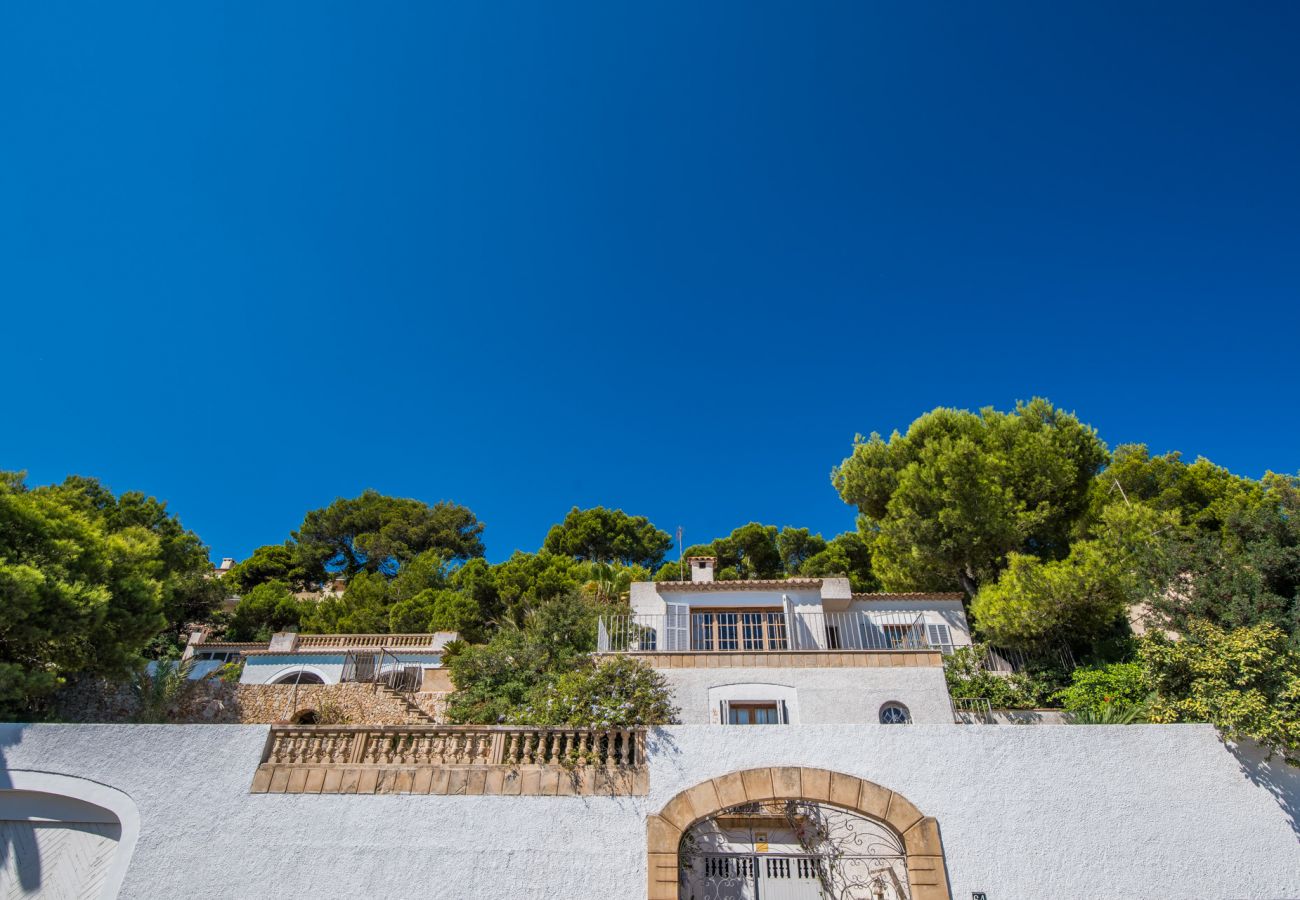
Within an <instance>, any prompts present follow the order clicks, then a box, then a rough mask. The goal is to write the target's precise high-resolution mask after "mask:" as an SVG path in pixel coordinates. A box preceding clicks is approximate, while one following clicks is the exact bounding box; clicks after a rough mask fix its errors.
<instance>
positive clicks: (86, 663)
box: [0, 473, 167, 719]
mask: <svg viewBox="0 0 1300 900" xmlns="http://www.w3.org/2000/svg"><path fill="white" fill-rule="evenodd" d="M74 501H75V498H72V497H70V496H69V493H68V492H66V491H56V490H28V489H27V488H26V487H25V486H24V483H23V478H22V475H21V474H18V473H3V474H2V475H0V609H3V611H4V614H3V615H2V616H0V716H3V717H4V718H9V719H12V718H15V717H17V718H33V717H36V716H38V715H40V714H41V713H42V711H43V704H44V703H45V701H46V700H47V698H48V697H49V696H50V695H51V694H52V693H53V692H54V691H55V690H56V689H57V688H58V687H59V686H60V685H61V684H63V683H64V681H65V680H66V678H67V677H68V676H69V675H72V674H74V673H81V672H84V673H87V674H95V675H105V676H110V677H122V676H125V675H126V674H127V673H129V672H130V671H131V670H132V669H134V668H136V667H138V666H139V665H140V664H141V663H142V659H141V651H142V650H143V649H144V647H145V646H146V644H147V643H148V642H149V640H150V639H151V638H152V637H153V636H154V635H155V634H157V633H158V632H159V631H160V630H162V629H163V628H164V627H165V626H166V624H167V620H166V618H165V616H164V614H163V594H164V585H163V578H165V577H166V575H167V568H166V565H165V563H164V562H163V560H162V555H163V541H162V539H161V537H160V536H159V535H158V534H157V533H155V532H154V531H152V530H150V529H149V528H148V527H147V526H145V525H140V524H122V525H121V526H120V527H118V528H117V529H116V530H114V531H113V532H112V533H109V532H108V531H107V530H106V528H105V525H106V518H107V517H106V516H102V515H100V514H98V513H97V512H96V511H95V510H94V509H90V508H87V507H85V506H83V505H81V504H79V503H76V502H74Z"/></svg>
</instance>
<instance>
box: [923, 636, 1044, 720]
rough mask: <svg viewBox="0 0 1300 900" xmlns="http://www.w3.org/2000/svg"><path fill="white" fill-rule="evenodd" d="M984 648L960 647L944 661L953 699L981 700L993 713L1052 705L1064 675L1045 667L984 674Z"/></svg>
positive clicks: (944, 672) (985, 648) (949, 689)
mask: <svg viewBox="0 0 1300 900" xmlns="http://www.w3.org/2000/svg"><path fill="white" fill-rule="evenodd" d="M987 651H988V648H987V646H985V645H983V644H976V645H975V646H973V647H960V648H958V649H957V650H955V651H953V652H952V653H950V654H949V655H948V656H947V657H945V658H944V663H943V675H944V678H945V679H946V680H947V682H948V693H949V694H951V695H952V697H953V698H954V699H957V698H961V697H983V698H984V699H986V700H988V701H989V705H990V706H992V707H993V708H994V709H1038V708H1040V707H1044V706H1048V705H1051V702H1052V698H1053V695H1054V694H1055V692H1056V691H1057V690H1058V689H1059V688H1060V686H1061V684H1062V682H1063V680H1064V677H1065V676H1064V673H1063V672H1062V671H1061V670H1059V669H1057V668H1051V667H1047V666H1044V667H1042V668H1040V669H1037V670H1032V671H1026V672H1017V673H1015V674H998V673H995V672H989V671H987V670H986V669H985V668H984V667H983V665H981V660H983V659H984V655H985V653H986V652H987Z"/></svg>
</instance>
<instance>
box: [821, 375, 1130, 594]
mask: <svg viewBox="0 0 1300 900" xmlns="http://www.w3.org/2000/svg"><path fill="white" fill-rule="evenodd" d="M1106 460H1107V452H1106V447H1105V445H1104V444H1102V442H1101V441H1100V440H1099V439H1098V438H1097V436H1096V433H1095V432H1094V431H1093V430H1092V429H1091V428H1089V427H1087V426H1086V425H1084V424H1082V423H1081V422H1080V421H1079V420H1078V419H1077V418H1076V417H1074V416H1073V415H1071V414H1068V413H1064V412H1061V411H1059V410H1057V409H1055V408H1054V407H1053V406H1052V405H1051V404H1050V403H1049V402H1048V401H1046V400H1042V399H1035V400H1032V401H1031V402H1029V403H1019V404H1017V406H1016V409H1015V411H1014V412H1010V413H1003V412H998V411H996V410H993V409H991V408H990V409H984V410H981V412H980V413H979V414H978V415H977V414H975V413H971V412H968V411H964V410H951V409H936V410H934V411H933V412H930V413H926V414H925V415H924V416H921V417H920V418H919V419H917V420H916V421H915V422H913V423H912V425H911V427H910V428H909V429H908V431H907V434H906V435H900V434H898V433H897V432H895V433H894V435H893V436H892V437H891V438H890V439H889V440H888V441H885V440H884V439H883V438H881V437H880V435H879V434H872V435H871V437H870V438H867V439H863V438H861V437H859V438H858V439H857V441H856V442H855V444H854V448H853V454H852V455H851V456H850V457H849V458H847V459H845V460H844V462H843V463H841V464H840V465H839V466H838V467H836V468H835V470H834V471H833V472H832V474H831V480H832V482H833V483H834V485H835V487H836V489H837V490H838V491H839V493H840V496H841V497H842V498H843V499H844V500H845V502H847V503H851V504H853V505H855V506H857V508H858V512H859V531H860V532H861V533H862V535H863V537H864V538H865V539H866V540H867V541H868V543H869V544H870V545H871V550H872V563H873V567H874V570H875V572H876V574H877V576H878V577H879V578H880V580H881V582H882V583H883V584H884V586H885V588H887V589H889V590H952V589H954V588H960V589H962V590H964V591H966V592H967V593H968V594H970V595H972V596H974V594H976V593H977V592H978V590H979V588H980V585H981V584H983V583H984V582H986V581H988V580H990V579H992V578H995V577H996V575H997V573H998V572H999V571H1000V570H1001V568H1002V567H1003V566H1004V565H1005V562H1006V559H1007V555H1008V554H1010V553H1013V552H1018V553H1021V554H1032V555H1033V556H1036V557H1038V558H1040V559H1060V558H1062V557H1064V556H1065V555H1066V553H1067V552H1068V549H1069V538H1070V534H1071V530H1072V528H1073V527H1074V525H1075V523H1076V521H1077V520H1078V519H1079V518H1080V517H1081V516H1082V515H1083V513H1084V512H1085V511H1086V510H1087V508H1088V501H1089V497H1090V489H1091V486H1092V480H1093V477H1094V476H1095V475H1096V473H1097V471H1098V470H1099V469H1100V468H1101V467H1102V466H1103V465H1104V464H1105V463H1106Z"/></svg>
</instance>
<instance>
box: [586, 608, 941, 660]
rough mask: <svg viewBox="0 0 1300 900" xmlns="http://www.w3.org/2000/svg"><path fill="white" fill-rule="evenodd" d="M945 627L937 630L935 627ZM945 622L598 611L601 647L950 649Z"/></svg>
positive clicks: (877, 616)
mask: <svg viewBox="0 0 1300 900" xmlns="http://www.w3.org/2000/svg"><path fill="white" fill-rule="evenodd" d="M936 627H938V628H942V629H944V630H943V631H942V632H941V633H935V632H933V629H934V628H936ZM948 634H949V632H948V630H947V627H946V626H935V625H927V623H926V621H925V617H924V616H923V615H920V614H918V613H872V612H863V611H852V612H801V611H798V610H795V611H793V612H791V613H788V614H787V613H786V612H784V611H782V610H737V611H735V612H732V611H729V610H711V611H708V612H669V613H667V614H665V615H654V614H651V615H645V614H641V613H632V614H630V615H626V614H625V615H612V616H603V617H601V620H600V623H599V628H598V635H597V650H598V651H599V652H601V653H649V652H682V651H687V652H695V653H715V652H743V653H763V652H772V651H786V650H940V649H942V650H950V649H951V639H950V638H949V637H947V635H948Z"/></svg>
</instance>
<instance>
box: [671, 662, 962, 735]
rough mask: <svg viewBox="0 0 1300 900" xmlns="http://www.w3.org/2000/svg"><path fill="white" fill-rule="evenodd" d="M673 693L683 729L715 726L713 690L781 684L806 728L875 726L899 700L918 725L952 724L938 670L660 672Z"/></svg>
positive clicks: (884, 668)
mask: <svg viewBox="0 0 1300 900" xmlns="http://www.w3.org/2000/svg"><path fill="white" fill-rule="evenodd" d="M656 671H658V672H659V673H660V674H661V675H663V676H664V678H665V679H666V680H667V682H668V685H669V686H670V687H671V688H672V690H673V702H674V703H676V704H677V706H678V707H680V708H681V713H680V714H679V715H678V719H679V721H681V722H682V724H684V725H703V724H707V723H710V722H713V721H716V719H715V718H714V715H713V714H714V712H715V710H714V708H713V704H712V703H710V701H709V689H710V688H716V687H720V686H722V685H735V684H749V683H760V684H777V685H783V686H786V687H790V688H793V689H794V691H795V704H796V705H797V712H794V713H793V714H792V721H794V722H797V723H799V724H802V725H826V724H836V723H843V724H850V723H857V724H874V723H876V722H878V721H879V713H880V707H881V705H883V704H884V703H887V702H889V701H894V702H897V703H902V704H904V705H905V706H907V708H908V709H909V710H911V712H912V721H914V722H916V723H918V724H934V725H938V724H946V723H949V722H951V721H952V707H951V705H950V704H949V702H948V685H947V683H946V682H945V681H944V679H943V669H941V668H939V667H937V666H928V667H917V668H907V667H903V666H882V667H879V668H863V669H834V668H827V669H785V668H770V669H769V668H757V669H742V668H733V669H707V668H706V669H657V670H656Z"/></svg>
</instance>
